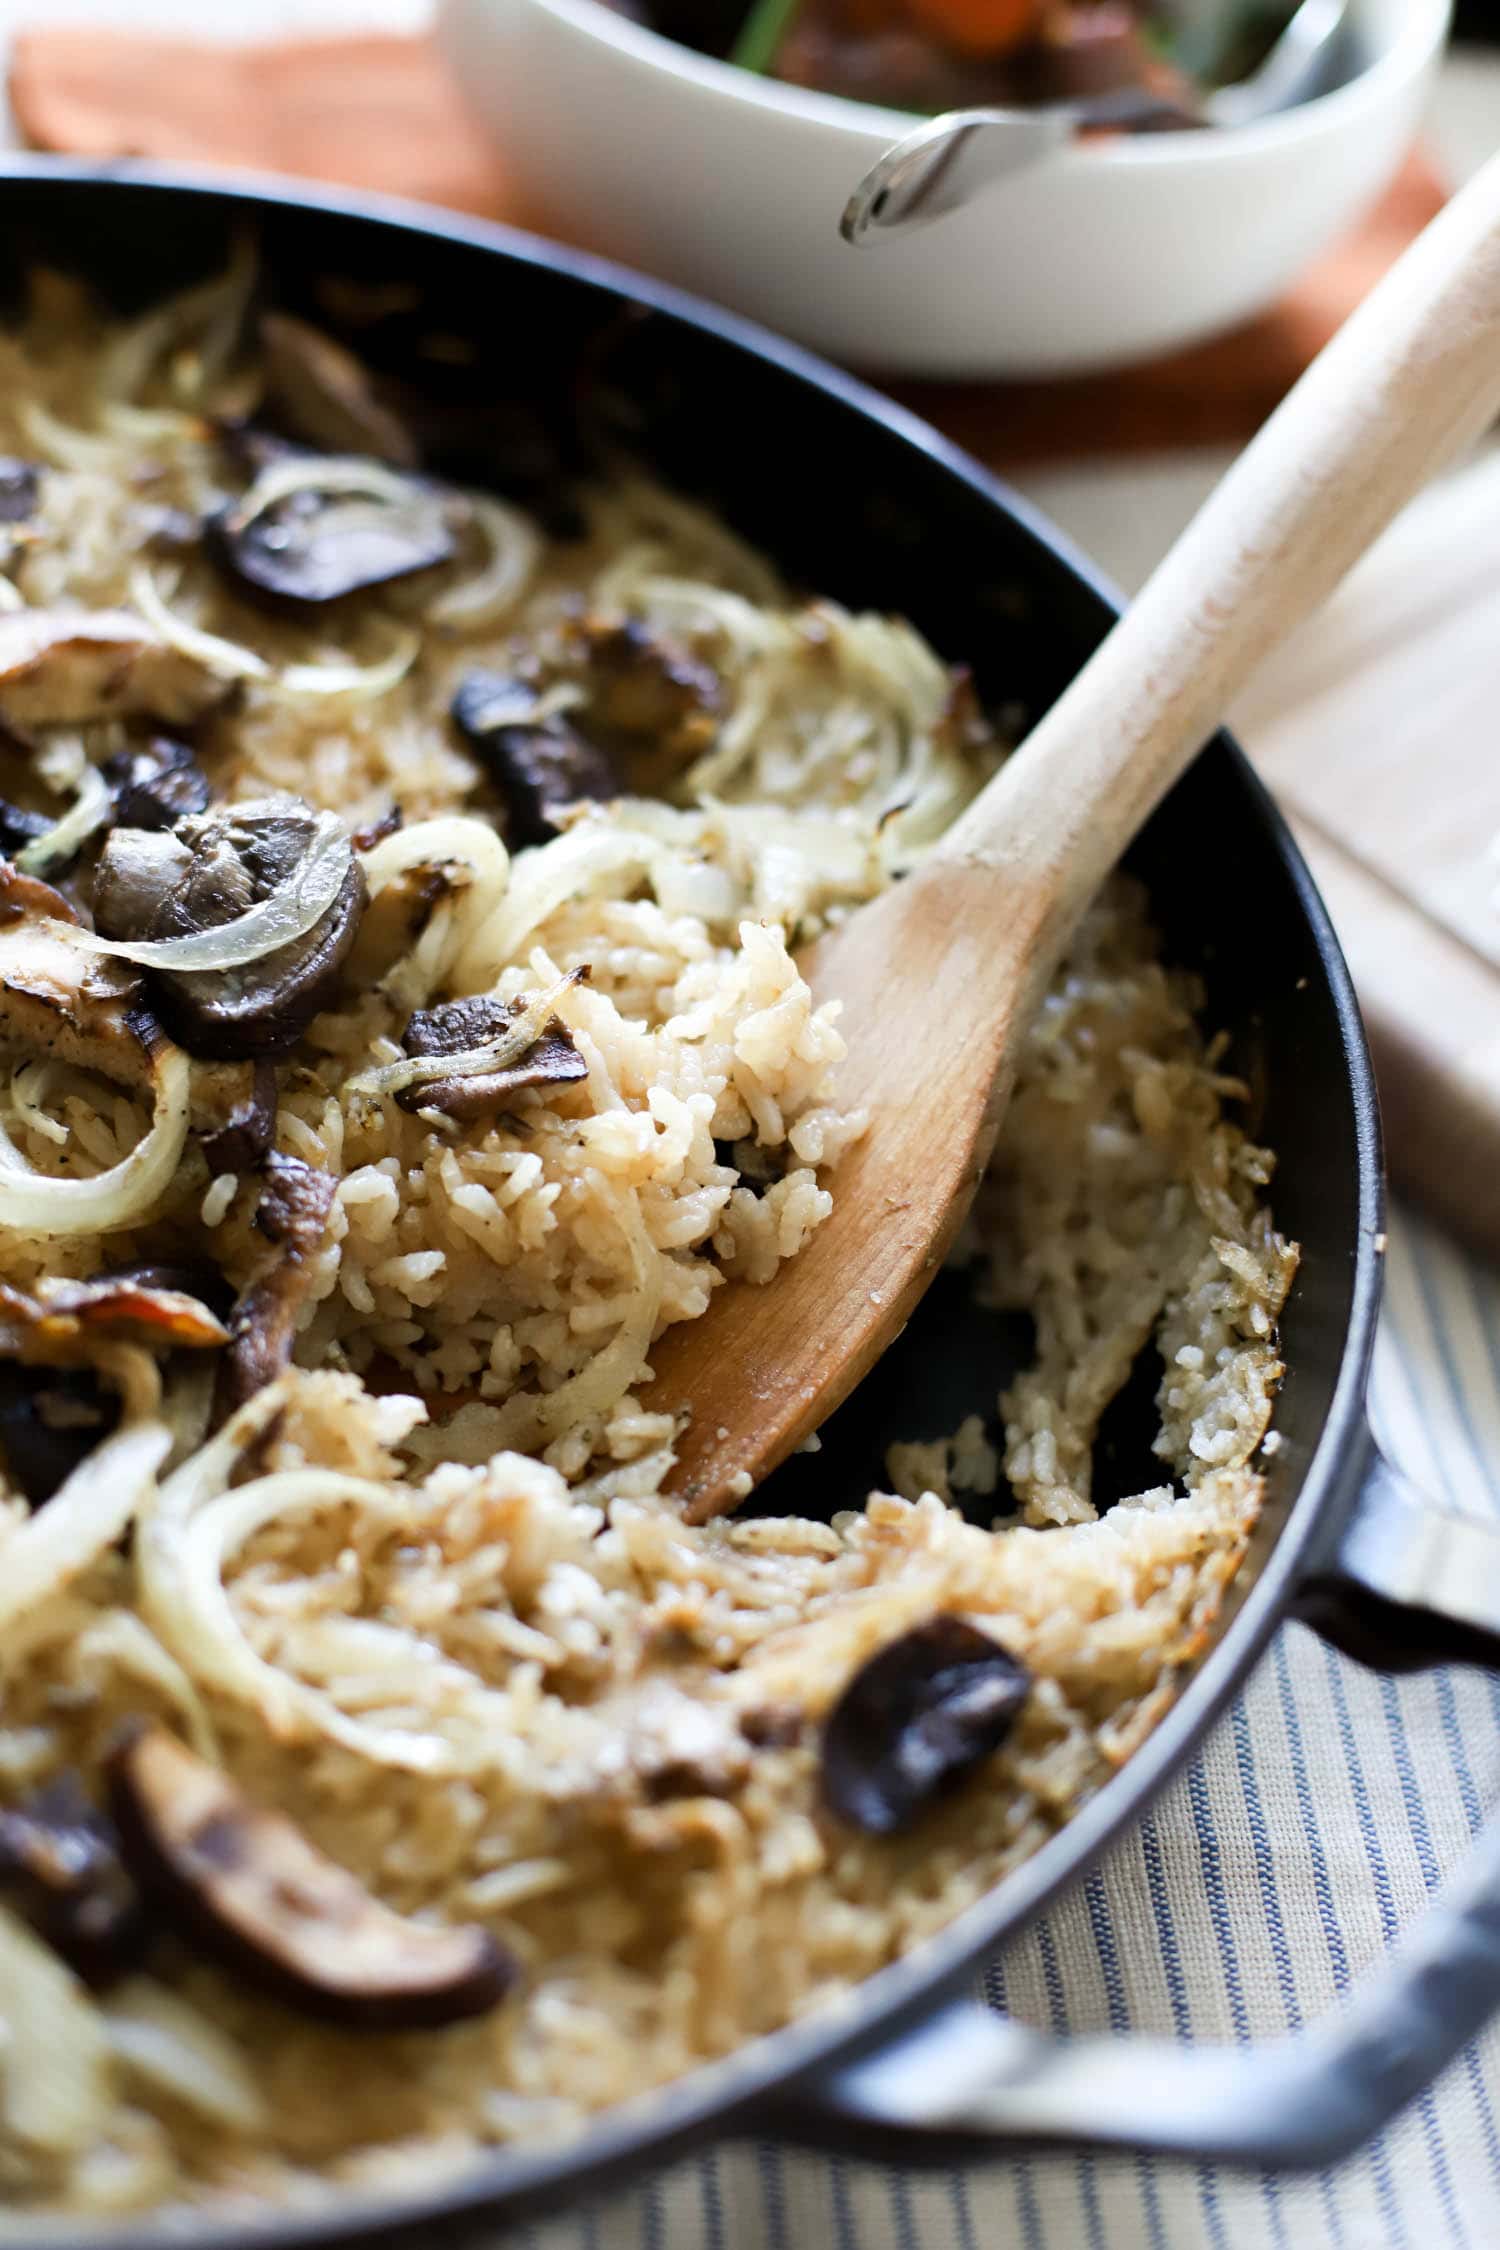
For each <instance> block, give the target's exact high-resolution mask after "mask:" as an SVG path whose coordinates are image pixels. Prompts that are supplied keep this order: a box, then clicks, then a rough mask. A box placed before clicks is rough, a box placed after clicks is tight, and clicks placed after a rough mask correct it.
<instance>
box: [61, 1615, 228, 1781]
mask: <svg viewBox="0 0 1500 2250" xmlns="http://www.w3.org/2000/svg"><path fill="white" fill-rule="evenodd" d="M75 1646H76V1648H77V1651H78V1654H79V1657H80V1658H81V1659H82V1660H83V1662H84V1663H85V1664H94V1663H100V1662H102V1663H105V1664H112V1665H114V1666H115V1668H116V1670H118V1671H121V1672H124V1673H125V1674H126V1675H127V1677H128V1678H130V1679H132V1680H136V1681H138V1682H139V1683H140V1685H141V1686H142V1687H145V1688H148V1689H149V1690H150V1692H151V1693H152V1694H153V1695H158V1696H160V1697H161V1699H162V1701H163V1703H167V1704H170V1705H171V1707H172V1709H173V1710H174V1711H175V1712H176V1713H177V1715H178V1717H179V1718H180V1719H181V1721H182V1731H183V1733H184V1734H185V1735H186V1736H187V1738H188V1741H189V1742H190V1743H191V1744H192V1746H193V1748H194V1749H195V1750H196V1751H197V1753H198V1755H199V1757H200V1758H207V1760H208V1762H209V1764H210V1765H217V1764H218V1763H219V1746H218V1740H217V1738H216V1736H215V1734H214V1729H213V1721H212V1720H211V1719H210V1718H209V1715H208V1711H207V1709H206V1707H205V1705H204V1702H203V1698H202V1696H201V1695H200V1694H199V1693H198V1690H197V1689H196V1688H195V1687H194V1685H193V1683H192V1681H191V1680H190V1679H189V1678H188V1676H187V1674H186V1672H184V1670H183V1669H182V1666H181V1665H180V1664H179V1663H178V1661H177V1659H176V1657H175V1656H169V1655H168V1654H167V1651H166V1650H165V1649H164V1648H163V1647H162V1645H161V1642H160V1641H159V1640H158V1639H157V1637H156V1635H155V1634H154V1633H153V1632H152V1631H151V1630H150V1628H149V1627H148V1626H147V1625H146V1624H145V1623H144V1621H143V1620H142V1619H141V1618H139V1617H137V1616H136V1614H135V1611H134V1610H133V1609H107V1610H105V1611H104V1613H103V1615H102V1616H97V1617H96V1619H95V1622H94V1623H93V1624H92V1625H85V1627H84V1628H83V1631H82V1632H81V1633H80V1634H79V1636H78V1639H77V1641H76V1643H75Z"/></svg>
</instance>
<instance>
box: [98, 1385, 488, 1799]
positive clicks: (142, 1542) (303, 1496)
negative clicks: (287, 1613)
mask: <svg viewBox="0 0 1500 2250" xmlns="http://www.w3.org/2000/svg"><path fill="white" fill-rule="evenodd" d="M231 1428H233V1425H231ZM225 1434H226V1435H228V1434H229V1433H228V1432H226V1433H225ZM244 1442H245V1440H244V1438H243V1437H240V1438H238V1439H237V1441H236V1442H235V1444H234V1445H233V1446H232V1447H230V1448H228V1449H226V1448H224V1447H223V1445H222V1442H221V1443H220V1445H219V1446H218V1447H207V1448H205V1452H206V1453H209V1454H216V1455H217V1459H216V1461H215V1463H214V1466H213V1468H212V1469H210V1470H209V1471H208V1472H206V1473H205V1472H204V1471H203V1470H202V1468H201V1467H199V1469H198V1474H197V1476H196V1477H194V1478H193V1479H191V1480H189V1479H188V1476H187V1470H181V1471H179V1472H178V1476H177V1477H174V1478H172V1479H171V1480H170V1481H169V1483H168V1484H167V1485H166V1486H164V1487H163V1490H162V1494H161V1498H160V1500H159V1502H158V1504H157V1505H156V1507H154V1508H152V1509H149V1510H147V1511H146V1513H145V1514H144V1515H143V1516H142V1519H141V1525H140V1530H139V1534H138V1536H137V1541H136V1569H137V1574H138V1577H139V1581H140V1587H141V1598H142V1602H143V1605H144V1607H145V1610H146V1613H147V1615H148V1617H149V1618H150V1620H151V1623H152V1625H153V1626H154V1627H155V1630H156V1631H157V1633H158V1634H159V1635H160V1636H161V1638H162V1640H163V1641H164V1642H165V1643H166V1645H167V1646H168V1648H170V1649H171V1651H172V1653H173V1655H174V1656H175V1657H176V1658H177V1659H178V1661H179V1663H181V1664H182V1665H184V1666H185V1667H186V1669H187V1671H188V1672H189V1673H191V1675H192V1676H193V1678H194V1679H196V1680H198V1681H199V1682H200V1683H201V1684H203V1685H205V1686H210V1687H214V1688H217V1689H219V1690H220V1692H221V1693H223V1694H225V1695H229V1696H233V1697H234V1698H235V1700H236V1701H238V1702H240V1703H247V1704H249V1705H250V1706H251V1707H252V1708H253V1709H255V1710H257V1711H259V1712H260V1713H261V1715H262V1717H263V1718H264V1720H265V1723H266V1725H267V1726H268V1727H269V1728H270V1730H271V1732H272V1733H273V1734H274V1735H277V1736H278V1737H280V1738H282V1739H286V1738H288V1737H290V1736H293V1735H295V1734H296V1733H297V1732H298V1731H299V1730H300V1729H302V1728H307V1729H309V1730H311V1731H312V1732H313V1733H316V1734H321V1735H323V1736H325V1737H326V1738H327V1739H328V1740H329V1741H332V1742H337V1743H339V1744H341V1745H342V1747H343V1748H344V1749H346V1750H351V1751H353V1752H355V1753H356V1754H357V1755H358V1756H360V1757H365V1758H369V1759H372V1760H373V1761H374V1762H375V1763H376V1764H377V1765H386V1766H395V1767H398V1768H399V1769H401V1770H402V1771H403V1772H408V1773H439V1772H449V1771H451V1770H453V1764H454V1758H453V1752H452V1750H451V1748H450V1746H449V1745H448V1744H447V1743H446V1742H444V1741H443V1740H442V1739H441V1737H440V1736H437V1735H434V1734H421V1733H417V1732H415V1731H412V1730H408V1729H405V1728H397V1727H376V1726H367V1725H364V1724H362V1723H361V1722H360V1721H359V1720H357V1719H351V1718H350V1717H349V1716H348V1714H347V1713H346V1712H344V1711H343V1710H342V1709H341V1708H340V1707H339V1705H338V1704H337V1703H336V1702H335V1701H334V1700H333V1697H332V1696H330V1695H327V1694H325V1693H324V1692H323V1691H322V1690H321V1689H319V1688H313V1687H309V1686H308V1685H307V1683H306V1682H305V1681H303V1680H297V1679H294V1678H292V1676H291V1675H290V1674H289V1673H286V1672H283V1671H281V1670H280V1669H278V1667H277V1666H276V1665H274V1664H268V1663H267V1662H266V1660H265V1658H264V1657H262V1656H257V1654H256V1652H255V1650H254V1649H253V1648H252V1647H251V1645H250V1643H249V1641H248V1640H247V1638H246V1636H245V1633H244V1631H243V1629H242V1628H241V1626H240V1623H239V1620H238V1619H237V1618H236V1616H235V1614H234V1608H233V1605H232V1603H231V1602H230V1599H229V1595H228V1592H227V1590H226V1588H225V1585H224V1579H223V1568H224V1563H225V1561H226V1559H227V1558H228V1557H229V1556H230V1555H232V1554H233V1553H234V1552H235V1550H236V1549H237V1548H239V1547H242V1546H243V1545H244V1543H245V1541H246V1540H247V1539H251V1538H253V1537H254V1535H255V1533H256V1532H257V1531H260V1530H262V1529H263V1528H264V1526H265V1525H266V1524H268V1523H273V1522H275V1521H276V1520H277V1519H278V1518H285V1517H286V1516H289V1515H299V1514H303V1513H306V1512H309V1511H312V1510H316V1509H321V1508H332V1507H341V1506H343V1505H345V1504H346V1503H348V1502H350V1501H352V1502H354V1504H355V1505H356V1506H358V1507H361V1508H364V1509H367V1510H371V1511H373V1512H376V1513H378V1514H381V1515H384V1516H386V1517H387V1518H389V1519H390V1521H391V1522H392V1523H393V1524H399V1523H401V1522H404V1521H405V1519H406V1516H407V1514H408V1512H409V1510H410V1508H411V1505H412V1494H411V1492H410V1490H409V1489H408V1488H407V1487H405V1486H402V1485H384V1484H372V1483H370V1482H368V1481H367V1480H366V1479H363V1478H360V1477H352V1476H346V1475H344V1474H342V1473H341V1472H339V1471H336V1470H332V1469H296V1470H290V1471H287V1472H285V1473H282V1474H279V1475H275V1476H268V1477H259V1478H257V1479H256V1481H255V1482H254V1483H253V1484H245V1485H240V1486H239V1487H238V1488H237V1489H236V1490H234V1491H232V1492H225V1491H223V1490H220V1491H219V1492H218V1493H217V1495H216V1496H214V1497H212V1498H204V1499H201V1500H200V1501H199V1503H198V1504H197V1505H196V1506H193V1505H191V1503H189V1506H188V1507H187V1508H184V1505H183V1502H184V1499H185V1498H186V1497H187V1496H188V1495H189V1494H201V1492H202V1491H203V1488H204V1485H205V1484H206V1483H209V1482H211V1481H212V1480H213V1478H214V1475H215V1474H216V1473H217V1474H218V1475H223V1474H225V1473H227V1471H228V1469H229V1468H231V1467H232V1465H233V1461H234V1460H235V1459H236V1458H237V1457H238V1454H239V1451H240V1449H241V1447H242V1446H243V1444H244ZM195 1466H197V1465H196V1464H194V1463H189V1464H188V1469H193V1468H195Z"/></svg>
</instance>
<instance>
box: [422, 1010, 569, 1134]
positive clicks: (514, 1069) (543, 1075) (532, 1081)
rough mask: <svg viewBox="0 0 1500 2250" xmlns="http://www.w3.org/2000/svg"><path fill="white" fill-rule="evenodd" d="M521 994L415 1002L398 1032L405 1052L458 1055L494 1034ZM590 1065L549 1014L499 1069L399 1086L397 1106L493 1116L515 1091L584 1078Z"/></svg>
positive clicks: (463, 1117) (462, 1118) (457, 1116)
mask: <svg viewBox="0 0 1500 2250" xmlns="http://www.w3.org/2000/svg"><path fill="white" fill-rule="evenodd" d="M525 1005H526V1003H525V1001H524V1000H511V1001H505V1000H492V999H490V998H488V997H487V996H486V997H481V998H476V999H472V1000H448V1001H445V1002H444V1003H443V1004H442V1005H441V1006H440V1007H437V1008H419V1009H418V1010H417V1013H416V1014H415V1015H414V1016H413V1017H412V1018H411V1019H410V1021H409V1022H408V1024H407V1026H406V1029H405V1030H404V1031H403V1032H402V1034H401V1044H402V1046H403V1047H404V1048H405V1049H406V1052H407V1053H408V1054H409V1055H463V1054H469V1053H471V1052H472V1051H473V1049H474V1048H476V1047H483V1046H485V1045H487V1044H488V1042H489V1041H490V1040H492V1039H498V1038H499V1037H500V1036H501V1034H502V1033H503V1032H504V1031H505V1030H506V1028H507V1026H508V1025H509V1024H511V1023H512V1022H514V1020H515V1018H516V1017H517V1016H518V1015H519V1014H520V1013H521V1012H522V1010H523V1009H524V1008H525ZM588 1074H589V1066H588V1064H587V1063H586V1062H585V1061H584V1059H583V1057H582V1055H581V1054H580V1053H579V1052H578V1049H577V1047H576V1045H575V1044H574V1040H573V1034H572V1032H571V1031H570V1030H569V1029H568V1027H567V1025H566V1024H565V1023H564V1022H563V1020H562V1017H561V1016H549V1017H548V1018H547V1021H546V1024H545V1025H544V1026H543V1029H542V1033H541V1036H540V1038H538V1039H535V1040H533V1041H532V1044H531V1045H530V1046H529V1047H528V1048H527V1049H526V1051H525V1053H524V1054H521V1055H518V1056H517V1058H516V1060H515V1061H514V1062H513V1063H511V1064H510V1065H509V1066H508V1068H506V1069H504V1070H490V1071H480V1072H477V1073H474V1074H472V1075H469V1076H463V1075H461V1074H459V1073H457V1072H455V1074H454V1075H453V1077H451V1078H427V1079H423V1080H421V1081H420V1082H419V1083H418V1084H416V1085H412V1086H403V1087H402V1088H401V1090H400V1092H399V1093H398V1094H397V1096H396V1106H397V1107H398V1108H399V1109H405V1110H411V1111H417V1112H420V1111H422V1110H429V1109H435V1110H439V1111H441V1113H442V1114H443V1116H445V1117H450V1118H452V1119H453V1120H454V1122H455V1123H456V1124H469V1123H471V1122H473V1121H474V1120H475V1119H477V1118H481V1117H493V1116H494V1115H495V1114H496V1112H497V1111H499V1110H502V1109H504V1108H505V1106H506V1104H507V1103H508V1102H510V1101H512V1100H513V1099H514V1098H515V1096H516V1095H517V1094H522V1093H526V1092H528V1091H530V1090H532V1089H534V1088H537V1087H540V1086H569V1085H574V1084H576V1083H577V1081H578V1080H579V1079H582V1078H587V1076H588Z"/></svg>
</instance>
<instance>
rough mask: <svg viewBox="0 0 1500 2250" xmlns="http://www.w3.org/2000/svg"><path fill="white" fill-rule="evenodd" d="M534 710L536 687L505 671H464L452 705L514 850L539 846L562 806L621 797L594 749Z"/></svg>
mask: <svg viewBox="0 0 1500 2250" xmlns="http://www.w3.org/2000/svg"><path fill="white" fill-rule="evenodd" d="M536 708H537V697H536V691H535V689H533V688H530V687H528V686H527V685H526V684H525V682H524V681H522V680H516V679H512V678H510V677H509V676H508V675H507V674H506V673H503V672H486V671H473V672H466V673H465V674H464V676H463V678H462V680H460V682H459V684H458V691H457V693H456V694H455V696H454V698H453V703H452V712H453V720H454V724H455V725H456V726H457V727H458V730H459V732H460V733H461V734H462V735H463V737H464V740H465V741H466V742H467V743H468V744H469V746H470V748H471V749H472V750H473V751H474V752H475V754H476V755H477V756H478V758H479V760H480V762H481V764H482V765H483V766H484V769H485V771H486V773H487V774H488V775H489V777H490V779H491V780H492V781H493V782H494V784H495V786H496V788H497V789H498V790H499V792H500V795H501V797H502V799H503V800H504V804H505V810H506V815H507V818H506V833H507V835H508V836H509V838H510V841H511V842H512V843H513V844H544V843H545V842H546V841H547V839H548V837H549V836H555V835H556V834H557V830H558V820H557V815H558V814H559V813H560V812H561V811H562V810H563V808H564V807H565V806H567V805H576V804H577V803H579V802H580V800H581V799H584V798H594V799H597V800H599V801H600V802H603V803H607V802H608V801H609V799H610V798H612V797H618V795H619V794H620V777H619V775H618V774H617V773H616V771H615V769H614V766H613V764H612V763H611V761H610V759H609V758H608V757H607V756H606V754H605V752H604V751H602V750H601V749H600V748H599V747H598V745H597V743H593V742H590V741H589V740H588V738H587V737H586V736H584V735H581V734H579V733H578V731H577V730H576V728H574V727H571V726H569V724H568V722H567V721H566V719H562V718H556V717H554V718H548V719H539V718H537V717H536V716H535V712H536Z"/></svg>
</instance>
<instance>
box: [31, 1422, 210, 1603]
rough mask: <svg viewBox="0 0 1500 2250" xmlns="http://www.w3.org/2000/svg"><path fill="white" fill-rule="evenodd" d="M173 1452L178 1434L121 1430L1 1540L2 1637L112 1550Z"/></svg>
mask: <svg viewBox="0 0 1500 2250" xmlns="http://www.w3.org/2000/svg"><path fill="white" fill-rule="evenodd" d="M171 1450H172V1433H171V1431H170V1430H169V1429H167V1428H166V1427H165V1425H164V1424H163V1423H161V1422H135V1423H131V1424H129V1425H127V1427H126V1428H124V1429H122V1430H117V1431H116V1432H115V1434H114V1436H113V1437H109V1438H106V1439H105V1441H104V1443H103V1444H102V1445H97V1446H95V1448H94V1450H93V1452H92V1453H91V1454H90V1455H89V1456H88V1458H87V1460H85V1461H81V1462H80V1463H79V1465H78V1467H77V1468H76V1469H75V1470H74V1471H73V1474H72V1475H71V1476H70V1477H69V1478H68V1480H67V1482H66V1483H65V1484H63V1485H62V1486H61V1487H60V1488H59V1489H58V1490H57V1491H56V1492H55V1493H54V1494H53V1495H52V1498H51V1499H50V1500H49V1501H48V1502H47V1505H46V1507H45V1508H38V1510H37V1512H36V1514H35V1515H34V1516H28V1517H27V1518H26V1521H25V1522H24V1523H22V1524H18V1525H17V1526H16V1528H15V1530H14V1531H12V1533H11V1534H10V1537H9V1538H8V1539H5V1540H3V1541H0V1635H3V1634H4V1632H5V1630H6V1628H7V1627H9V1626H11V1625H14V1624H15V1623H16V1622H17V1620H18V1619H20V1618H21V1617H23V1616H25V1615H26V1614H27V1613H28V1612H29V1611H31V1610H34V1609H36V1608H38V1607H39V1606H40V1605H41V1604H42V1603H43V1602H45V1601H50V1600H51V1598H52V1596H53V1595H54V1594H59V1593H61V1592H62V1589H63V1588H64V1587H65V1586H66V1585H67V1584H68V1583H69V1581H70V1580H71V1579H74V1578H76V1577H77V1576H78V1574H79V1572H80V1571H82V1570H87V1568H88V1566H89V1564H90V1563H93V1562H97V1561H98V1559H99V1557H100V1556H101V1555H102V1554H103V1553H104V1552H105V1550H106V1549H107V1548H109V1547H112V1546H113V1545H114V1543H115V1541H116V1540H117V1539H118V1538H119V1536H120V1534H121V1532H122V1531H123V1530H124V1529H125V1526H126V1525H127V1524H128V1523H129V1521H130V1519H131V1517H132V1516H133V1515H134V1514H135V1512H136V1510H137V1508H138V1507H139V1506H140V1505H141V1502H142V1501H143V1500H144V1499H145V1497H146V1495H147V1493H148V1492H149V1491H150V1489H151V1485H152V1481H153V1479H154V1478H155V1476H156V1472H157V1470H158V1469H159V1468H160V1467H161V1465H162V1463H163V1461H165V1459H166V1457H167V1455H168V1453H170V1451H171Z"/></svg>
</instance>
